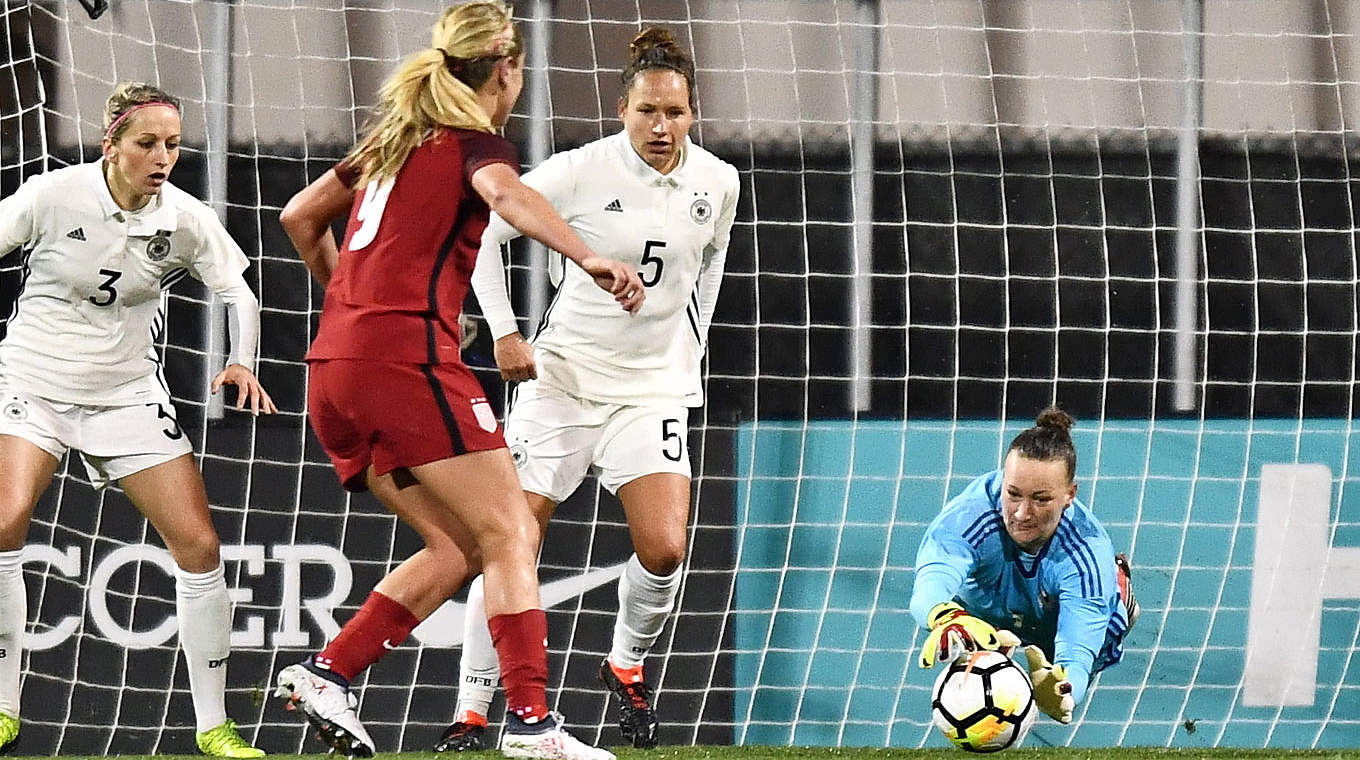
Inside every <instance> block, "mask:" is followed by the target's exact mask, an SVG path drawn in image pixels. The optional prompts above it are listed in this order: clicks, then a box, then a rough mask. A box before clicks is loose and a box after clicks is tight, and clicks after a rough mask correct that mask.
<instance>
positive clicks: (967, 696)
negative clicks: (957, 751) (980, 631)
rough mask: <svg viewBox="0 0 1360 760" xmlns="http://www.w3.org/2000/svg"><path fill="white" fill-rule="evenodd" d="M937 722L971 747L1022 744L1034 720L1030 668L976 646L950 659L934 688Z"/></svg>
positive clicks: (991, 749) (962, 745)
mask: <svg viewBox="0 0 1360 760" xmlns="http://www.w3.org/2000/svg"><path fill="white" fill-rule="evenodd" d="M930 706H931V708H932V712H933V714H934V718H935V727H936V728H938V729H940V733H942V734H944V735H945V738H947V739H949V741H951V742H953V743H954V745H955V746H957V747H960V748H962V749H965V750H968V751H969V752H1000V751H1001V750H1003V749H1007V748H1009V747H1018V746H1020V744H1021V742H1023V741H1024V740H1025V734H1027V733H1029V728H1030V726H1031V725H1033V724H1034V713H1035V712H1037V710H1038V708H1037V707H1036V706H1035V704H1034V687H1033V686H1032V685H1031V684H1030V682H1029V674H1028V673H1026V672H1025V669H1024V668H1022V667H1020V666H1019V665H1017V664H1016V662H1015V661H1014V660H1012V659H1011V658H1009V657H1007V656H1006V655H1004V654H1001V653H1000V652H985V651H984V652H973V653H970V654H965V655H964V656H962V657H960V658H959V659H957V660H954V661H953V662H951V663H949V666H948V667H946V668H945V669H944V672H943V673H941V674H940V676H939V678H937V679H935V689H934V691H933V692H932V694H931V701H930Z"/></svg>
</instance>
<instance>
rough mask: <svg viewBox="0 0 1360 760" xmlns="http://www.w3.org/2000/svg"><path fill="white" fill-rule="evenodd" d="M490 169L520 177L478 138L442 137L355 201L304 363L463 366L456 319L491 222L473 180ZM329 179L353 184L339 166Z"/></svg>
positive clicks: (511, 160) (445, 132)
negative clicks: (345, 361)
mask: <svg viewBox="0 0 1360 760" xmlns="http://www.w3.org/2000/svg"><path fill="white" fill-rule="evenodd" d="M492 163H503V164H508V165H509V166H511V167H513V168H514V169H515V170H516V171H518V170H519V158H518V155H517V153H516V151H515V146H514V145H512V144H511V143H510V142H509V141H508V140H506V139H505V138H503V137H501V136H499V135H493V134H488V133H486V132H474V131H471V130H466V129H440V130H438V131H437V132H436V133H435V135H434V136H433V137H431V138H430V139H428V140H426V141H425V143H424V144H422V145H421V146H420V147H419V148H416V149H415V150H414V151H412V152H411V155H410V156H408V157H407V159H406V163H405V164H403V165H402V167H401V170H400V171H399V172H398V173H397V176H396V179H395V180H387V181H385V182H382V183H379V182H376V181H374V182H370V183H368V186H367V187H365V188H363V189H362V190H360V191H359V193H358V194H357V195H356V196H355V198H354V207H353V208H352V209H351V210H350V217H349V223H348V225H347V226H346V227H345V242H344V244H343V245H342V246H341V248H340V263H339V266H337V267H336V269H335V272H334V273H333V274H332V275H331V281H330V283H329V284H328V285H327V286H326V301H325V305H324V306H323V307H322V309H321V326H320V328H319V329H318V331H317V336H316V340H315V341H313V342H312V348H311V350H310V351H308V352H307V358H308V359H309V360H311V359H317V360H320V359H376V360H382V361H389V362H412V363H416V364H441V363H445V362H458V363H461V362H462V359H461V357H460V356H459V348H458V347H459V340H460V337H461V331H460V330H459V328H458V315H459V314H460V313H461V312H462V309H463V300H464V298H466V296H467V290H468V282H469V279H470V278H471V277H472V268H473V266H474V265H475V264H476V261H477V249H478V247H480V245H481V239H482V231H483V230H484V229H486V223H487V219H488V217H490V215H491V210H490V209H489V208H488V207H487V205H486V201H484V200H482V197H481V196H480V195H478V194H477V192H476V191H475V190H473V189H472V182H471V178H472V174H473V173H474V172H476V171H477V170H478V169H480V168H481V167H483V166H486V165H487V164H492ZM336 172H337V173H339V174H340V179H341V180H342V181H345V182H346V183H347V184H352V183H353V181H354V180H355V179H356V177H355V174H356V172H355V171H354V170H353V169H351V168H350V167H349V166H348V165H346V164H343V163H342V164H341V165H340V166H337V167H336Z"/></svg>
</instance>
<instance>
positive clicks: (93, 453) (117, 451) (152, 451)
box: [0, 388, 193, 488]
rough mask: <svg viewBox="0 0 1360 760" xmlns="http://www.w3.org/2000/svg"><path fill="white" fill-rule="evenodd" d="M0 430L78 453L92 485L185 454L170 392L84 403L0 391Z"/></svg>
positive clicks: (51, 449)
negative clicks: (131, 400) (117, 402)
mask: <svg viewBox="0 0 1360 760" xmlns="http://www.w3.org/2000/svg"><path fill="white" fill-rule="evenodd" d="M0 434H3V435H12V436H15V437H16V438H22V439H24V440H25V441H28V442H29V443H32V444H33V445H34V446H37V447H38V448H40V449H42V450H43V451H46V452H47V453H49V454H51V455H52V456H54V457H56V458H57V459H61V458H62V456H64V455H65V454H66V452H67V451H69V450H72V449H74V450H76V451H79V452H80V453H81V459H82V460H84V462H85V472H86V473H88V474H89V476H90V482H91V483H92V484H93V485H94V487H95V488H103V487H105V486H107V485H108V484H110V483H112V482H114V481H117V480H119V479H121V478H124V477H127V476H128V475H131V474H133V473H135V472H141V471H142V470H145V469H146V468H148V467H154V466H156V465H158V464H161V463H163V462H168V461H170V460H171V459H174V458H175V457H178V456H181V455H184V454H188V453H191V452H192V451H193V446H191V445H190V444H189V437H188V436H186V435H185V434H184V431H183V430H182V429H180V426H179V423H178V422H176V421H175V406H174V405H173V404H171V403H170V396H169V395H168V394H163V396H162V397H161V398H157V399H156V400H155V401H152V402H148V403H144V404H130V405H127V406H86V405H83V404H69V403H66V402H63V401H52V400H49V399H45V398H41V397H39V396H34V395H32V394H29V393H24V392H22V391H14V390H10V389H8V388H4V389H0Z"/></svg>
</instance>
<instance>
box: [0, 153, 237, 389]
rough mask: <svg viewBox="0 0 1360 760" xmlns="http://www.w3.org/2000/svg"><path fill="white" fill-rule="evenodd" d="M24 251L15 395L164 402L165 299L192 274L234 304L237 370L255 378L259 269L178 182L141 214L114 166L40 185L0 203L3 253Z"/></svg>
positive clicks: (10, 374)
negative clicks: (160, 342) (123, 195)
mask: <svg viewBox="0 0 1360 760" xmlns="http://www.w3.org/2000/svg"><path fill="white" fill-rule="evenodd" d="M18 247H22V248H23V249H24V251H25V253H24V255H25V260H24V273H23V274H24V280H23V285H22V290H21V291H20V293H19V297H18V301H17V302H16V303H15V310H14V313H13V314H12V315H11V317H10V320H9V326H8V331H7V332H6V335H5V338H4V340H3V341H0V378H2V379H3V382H4V383H6V384H7V385H8V386H9V387H11V388H13V389H16V390H21V391H24V392H28V393H31V394H33V395H35V396H40V397H42V398H47V399H52V400H56V401H64V402H68V403H75V404H89V405H98V406H118V405H124V404H133V403H141V402H143V401H145V400H147V399H150V398H152V397H155V396H156V395H157V392H158V388H159V387H160V385H161V383H162V381H161V379H160V377H159V369H160V362H159V357H158V356H157V354H156V350H155V347H154V340H155V337H156V334H157V333H158V332H159V331H160V328H161V326H162V323H163V318H162V316H161V296H162V291H163V290H164V289H166V288H168V287H170V285H172V284H174V282H176V281H178V280H179V279H180V278H181V277H183V276H184V275H186V274H190V275H193V276H194V277H196V278H197V279H199V280H201V281H202V282H203V283H204V284H205V285H207V286H208V288H210V289H211V290H212V291H213V292H215V293H217V294H219V295H220V296H222V297H223V299H224V300H225V301H226V302H227V305H228V307H229V308H231V310H232V312H233V314H232V316H233V317H234V320H233V322H234V324H233V327H234V328H235V329H234V330H233V335H232V354H233V357H232V359H231V361H233V362H236V363H240V364H242V365H244V366H246V367H247V368H249V369H251V370H252V371H253V369H254V358H255V349H256V343H257V340H258V335H259V305H258V302H257V301H256V299H255V296H254V295H253V294H252V293H251V291H250V287H249V286H248V285H246V282H245V279H244V278H243V277H242V273H243V272H244V271H245V269H246V267H247V265H248V264H249V262H248V261H247V259H246V257H245V254H244V253H242V252H241V249H240V247H239V246H237V245H236V243H235V241H233V240H232V239H231V237H230V236H229V235H228V234H227V231H226V230H225V229H223V228H222V224H221V222H220V221H218V219H217V215H216V214H214V213H213V211H212V209H210V208H208V207H207V206H206V205H204V204H203V203H201V202H199V201H198V200H197V199H195V198H194V197H192V196H190V195H189V194H188V193H185V192H184V191H183V190H180V189H179V188H177V187H175V186H173V185H171V184H170V183H168V182H167V183H165V184H164V185H162V187H161V192H160V194H159V195H158V196H157V197H155V198H153V199H152V200H151V201H150V202H149V203H147V205H146V206H144V207H143V208H141V209H139V210H137V211H135V212H130V211H125V210H123V209H121V208H119V206H118V204H117V203H116V202H114V200H113V196H112V195H111V194H110V193H109V190H108V186H107V185H106V184H105V182H104V175H103V161H102V160H100V161H97V162H95V163H90V164H80V165H77V166H71V167H67V168H65V169H57V170H55V171H51V172H47V173H46V174H41V175H39V176H36V177H33V178H31V179H29V180H28V181H27V182H25V183H24V184H23V185H22V186H21V187H20V188H19V189H18V190H17V191H16V192H15V193H14V194H13V195H11V196H9V197H8V198H5V199H4V200H0V254H3V253H5V252H8V251H11V250H13V249H15V248H18Z"/></svg>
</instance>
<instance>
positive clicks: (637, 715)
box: [600, 657, 657, 749]
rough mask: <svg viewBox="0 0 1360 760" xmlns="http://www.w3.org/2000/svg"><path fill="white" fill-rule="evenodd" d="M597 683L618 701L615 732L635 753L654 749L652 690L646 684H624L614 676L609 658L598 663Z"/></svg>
mask: <svg viewBox="0 0 1360 760" xmlns="http://www.w3.org/2000/svg"><path fill="white" fill-rule="evenodd" d="M600 683H603V684H604V685H605V688H607V689H609V690H610V691H611V692H613V693H614V696H616V697H618V698H619V731H620V732H622V733H623V738H624V739H626V740H627V741H630V742H632V744H633V746H634V747H637V748H638V749H654V748H655V747H656V745H657V739H656V732H657V722H656V711H655V710H653V709H652V690H651V689H650V688H648V686H647V682H646V681H634V682H633V683H624V682H623V681H621V680H619V677H618V676H616V675H614V669H613V668H611V667H610V666H609V658H607V657H606V658H605V660H604V662H601V663H600Z"/></svg>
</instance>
